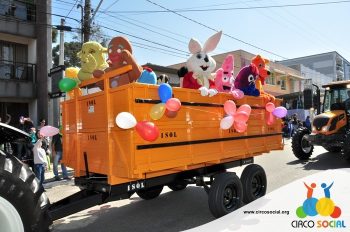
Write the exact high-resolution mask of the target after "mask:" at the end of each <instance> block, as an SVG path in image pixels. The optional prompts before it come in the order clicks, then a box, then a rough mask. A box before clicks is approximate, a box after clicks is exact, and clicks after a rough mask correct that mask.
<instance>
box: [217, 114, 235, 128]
mask: <svg viewBox="0 0 350 232" xmlns="http://www.w3.org/2000/svg"><path fill="white" fill-rule="evenodd" d="M233 121H234V118H233V116H227V117H224V118H223V119H221V121H220V128H221V129H223V130H227V129H229V128H231V127H232V125H233Z"/></svg>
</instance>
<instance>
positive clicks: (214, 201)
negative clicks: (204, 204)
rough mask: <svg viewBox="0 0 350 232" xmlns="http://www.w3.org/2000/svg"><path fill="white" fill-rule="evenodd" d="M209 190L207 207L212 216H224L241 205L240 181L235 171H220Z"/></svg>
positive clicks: (241, 191)
mask: <svg viewBox="0 0 350 232" xmlns="http://www.w3.org/2000/svg"><path fill="white" fill-rule="evenodd" d="M214 178H215V179H214V181H213V184H212V185H211V187H210V190H209V197H208V203H209V209H210V211H211V213H212V214H213V215H214V217H216V218H219V217H221V216H224V215H226V214H228V213H230V212H232V211H234V210H236V209H238V208H239V207H241V205H242V196H243V190H242V183H241V180H240V179H239V178H238V176H237V175H236V174H235V173H230V172H226V173H220V174H217V175H216V176H215V177H214Z"/></svg>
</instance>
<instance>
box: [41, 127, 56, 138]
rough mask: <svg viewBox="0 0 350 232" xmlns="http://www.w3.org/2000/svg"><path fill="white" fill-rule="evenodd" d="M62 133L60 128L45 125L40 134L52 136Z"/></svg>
mask: <svg viewBox="0 0 350 232" xmlns="http://www.w3.org/2000/svg"><path fill="white" fill-rule="evenodd" d="M58 133H60V129H58V128H56V127H53V126H44V127H42V128H41V129H40V134H41V135H42V136H47V137H51V136H54V135H57V134H58Z"/></svg>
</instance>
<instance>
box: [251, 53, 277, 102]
mask: <svg viewBox="0 0 350 232" xmlns="http://www.w3.org/2000/svg"><path fill="white" fill-rule="evenodd" d="M269 62H270V61H269V60H267V59H264V58H262V57H261V56H260V55H257V56H255V57H253V59H252V64H255V66H256V67H258V70H259V76H258V78H257V80H256V82H255V86H256V88H257V89H258V90H259V91H260V95H262V96H264V97H265V98H267V99H268V100H269V101H275V97H274V96H272V95H271V94H268V93H265V92H264V89H263V87H262V86H263V85H265V79H266V78H267V77H268V76H269V75H270V71H269V70H268V69H267V66H266V65H267V64H269Z"/></svg>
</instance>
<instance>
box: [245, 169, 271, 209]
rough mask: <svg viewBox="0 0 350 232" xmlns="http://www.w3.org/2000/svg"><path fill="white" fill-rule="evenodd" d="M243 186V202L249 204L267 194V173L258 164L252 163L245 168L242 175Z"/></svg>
mask: <svg viewBox="0 0 350 232" xmlns="http://www.w3.org/2000/svg"><path fill="white" fill-rule="evenodd" d="M241 182H242V186H243V202H244V203H246V204H248V203H250V202H252V201H254V200H256V199H258V198H259V197H262V196H264V195H265V194H266V187H267V181H266V174H265V171H264V169H263V168H262V167H261V166H260V165H257V164H250V165H248V166H247V167H245V168H244V170H243V172H242V175H241Z"/></svg>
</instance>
